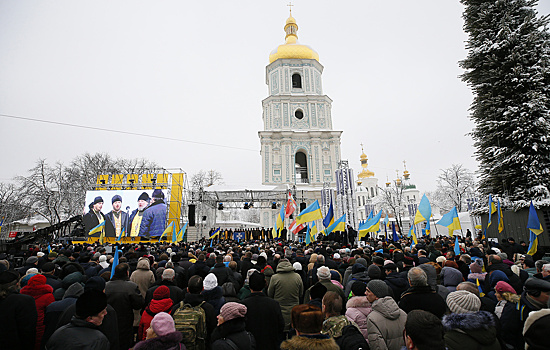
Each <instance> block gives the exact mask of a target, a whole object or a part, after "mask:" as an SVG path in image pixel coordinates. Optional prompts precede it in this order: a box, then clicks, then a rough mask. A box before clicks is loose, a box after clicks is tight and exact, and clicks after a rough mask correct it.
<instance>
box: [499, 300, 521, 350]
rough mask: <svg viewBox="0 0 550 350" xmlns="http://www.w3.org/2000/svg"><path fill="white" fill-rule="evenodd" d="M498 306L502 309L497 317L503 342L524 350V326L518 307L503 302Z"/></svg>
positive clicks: (514, 304) (508, 302) (511, 303)
mask: <svg viewBox="0 0 550 350" xmlns="http://www.w3.org/2000/svg"><path fill="white" fill-rule="evenodd" d="M498 306H499V308H500V309H501V311H500V312H498V314H497V316H498V317H499V320H500V334H501V335H502V341H504V342H505V343H507V344H510V345H512V346H514V347H515V348H516V349H522V348H523V347H524V345H525V343H524V341H523V334H522V330H523V324H522V322H521V319H520V312H519V310H518V307H517V306H518V305H517V304H516V303H513V302H510V301H506V300H501V301H500V302H499V303H498Z"/></svg>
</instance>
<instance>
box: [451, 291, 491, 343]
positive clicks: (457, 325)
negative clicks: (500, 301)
mask: <svg viewBox="0 0 550 350" xmlns="http://www.w3.org/2000/svg"><path fill="white" fill-rule="evenodd" d="M447 306H448V307H449V309H450V310H451V312H452V314H450V315H445V316H444V317H443V321H442V323H443V328H444V330H445V344H447V348H448V350H459V349H479V350H500V348H501V347H500V342H499V340H498V338H497V326H496V320H495V316H494V315H493V314H491V313H489V312H487V311H479V308H480V307H481V301H480V300H479V298H478V297H477V296H476V295H474V294H472V293H470V292H468V291H465V290H458V291H455V292H451V293H450V294H449V295H448V296H447Z"/></svg>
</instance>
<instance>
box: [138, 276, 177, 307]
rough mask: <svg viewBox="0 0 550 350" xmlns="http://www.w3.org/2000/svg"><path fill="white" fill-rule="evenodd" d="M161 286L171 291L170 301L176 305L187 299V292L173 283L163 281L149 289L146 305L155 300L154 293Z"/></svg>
mask: <svg viewBox="0 0 550 350" xmlns="http://www.w3.org/2000/svg"><path fill="white" fill-rule="evenodd" d="M160 286H166V287H168V289H170V299H172V301H173V302H174V305H176V304H179V302H180V301H182V300H183V298H184V297H185V292H184V291H183V290H182V289H181V288H179V287H178V286H176V284H175V283H174V282H172V281H168V280H162V281H159V282H157V283H155V284H153V286H152V287H151V288H149V289H147V293H145V305H148V304H149V303H150V302H151V300H153V293H155V290H156V289H157V288H158V287H160Z"/></svg>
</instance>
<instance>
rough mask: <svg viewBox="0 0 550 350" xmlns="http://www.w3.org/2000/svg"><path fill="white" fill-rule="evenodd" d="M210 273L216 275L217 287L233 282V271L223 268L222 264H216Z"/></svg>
mask: <svg viewBox="0 0 550 350" xmlns="http://www.w3.org/2000/svg"><path fill="white" fill-rule="evenodd" d="M210 272H211V273H213V274H214V275H216V278H217V279H218V286H223V284H224V283H225V282H231V283H233V282H234V281H235V279H234V278H233V271H231V269H230V268H229V267H227V266H225V264H224V263H216V264H215V265H214V267H213V268H212V270H210Z"/></svg>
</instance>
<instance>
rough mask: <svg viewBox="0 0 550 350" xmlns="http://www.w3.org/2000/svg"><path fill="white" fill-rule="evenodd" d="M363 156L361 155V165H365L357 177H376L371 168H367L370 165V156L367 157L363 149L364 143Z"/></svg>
mask: <svg viewBox="0 0 550 350" xmlns="http://www.w3.org/2000/svg"><path fill="white" fill-rule="evenodd" d="M361 152H362V154H361V156H360V157H359V159H360V161H361V167H363V170H362V171H361V172H360V173H359V174H358V175H357V177H358V178H359V179H364V178H366V177H374V173H373V172H372V171H370V170H369V169H367V167H368V162H367V161H368V158H367V155H366V154H365V151H363V144H361Z"/></svg>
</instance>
